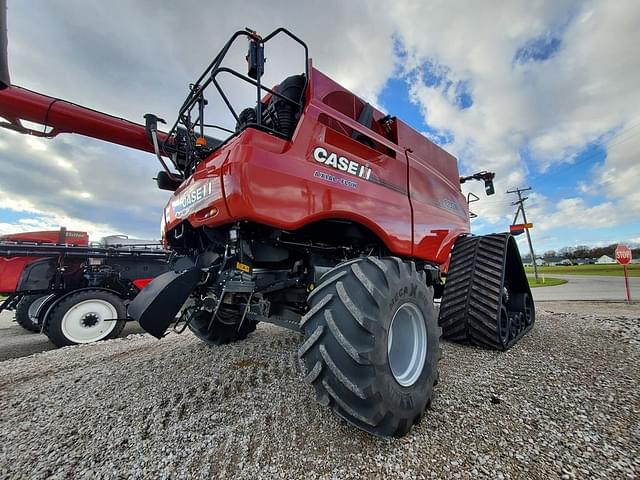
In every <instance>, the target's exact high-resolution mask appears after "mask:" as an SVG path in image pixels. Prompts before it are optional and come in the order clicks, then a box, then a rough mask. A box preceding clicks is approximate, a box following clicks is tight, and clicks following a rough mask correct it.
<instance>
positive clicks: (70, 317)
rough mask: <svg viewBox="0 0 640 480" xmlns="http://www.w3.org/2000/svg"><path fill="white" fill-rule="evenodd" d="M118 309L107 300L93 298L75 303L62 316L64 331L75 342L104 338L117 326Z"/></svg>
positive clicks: (89, 341)
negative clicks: (112, 319) (113, 319)
mask: <svg viewBox="0 0 640 480" xmlns="http://www.w3.org/2000/svg"><path fill="white" fill-rule="evenodd" d="M109 318H118V311H117V310H116V307H114V306H113V305H112V304H111V303H110V302H107V301H106V300H99V299H92V300H85V301H83V302H80V303H77V304H75V305H74V306H73V307H71V308H70V309H69V310H67V313H65V314H64V317H62V333H63V334H64V336H65V337H66V338H68V339H69V340H71V341H72V342H74V343H91V342H97V341H98V340H102V339H103V338H105V337H106V336H107V335H109V334H110V333H111V332H112V331H113V329H114V328H116V322H115V321H105V319H109Z"/></svg>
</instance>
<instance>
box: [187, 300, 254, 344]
mask: <svg viewBox="0 0 640 480" xmlns="http://www.w3.org/2000/svg"><path fill="white" fill-rule="evenodd" d="M195 315H196V316H195V317H194V318H193V319H192V320H191V321H190V322H189V330H191V332H192V333H193V334H194V335H195V336H196V337H198V338H199V339H200V340H202V341H203V342H205V343H207V344H208V345H225V344H227V343H231V342H237V341H238V340H245V339H246V338H247V336H248V335H249V334H250V333H251V332H253V331H254V330H255V329H256V326H257V324H258V322H256V321H255V320H249V319H247V318H245V320H244V322H243V323H242V325H241V326H240V328H239V329H238V323H239V322H240V319H241V318H242V315H241V314H240V312H238V311H237V310H235V309H233V308H231V307H226V306H224V305H223V306H222V307H220V310H219V311H218V314H217V315H216V319H215V320H214V321H213V324H212V326H211V328H210V329H209V323H210V322H211V315H210V314H209V315H206V314H205V312H204V311H200V312H198V313H196V314H195Z"/></svg>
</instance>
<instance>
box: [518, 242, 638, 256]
mask: <svg viewBox="0 0 640 480" xmlns="http://www.w3.org/2000/svg"><path fill="white" fill-rule="evenodd" d="M617 246H618V244H617V243H612V244H611V245H607V246H606V247H589V246H588V245H578V246H576V247H562V248H561V249H559V250H547V251H546V252H544V253H543V254H542V255H536V257H540V256H542V258H544V259H545V260H551V259H555V260H557V259H564V258H568V259H570V260H575V259H577V258H600V257H601V256H603V255H607V256H609V257H611V258H615V250H616V247H617ZM631 253H632V255H633V258H638V257H640V247H636V248H632V249H631ZM523 257H524V258H526V259H529V260H530V256H529V255H528V254H527V255H523Z"/></svg>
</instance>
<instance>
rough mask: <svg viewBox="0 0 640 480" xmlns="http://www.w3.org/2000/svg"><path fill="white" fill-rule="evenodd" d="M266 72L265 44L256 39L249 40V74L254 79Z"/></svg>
mask: <svg viewBox="0 0 640 480" xmlns="http://www.w3.org/2000/svg"><path fill="white" fill-rule="evenodd" d="M263 73H264V45H262V43H260V42H258V41H256V40H250V41H249V52H248V53H247V75H248V76H249V77H251V78H253V79H254V80H258V78H260V77H262V74H263Z"/></svg>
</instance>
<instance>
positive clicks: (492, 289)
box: [438, 233, 535, 350]
mask: <svg viewBox="0 0 640 480" xmlns="http://www.w3.org/2000/svg"><path fill="white" fill-rule="evenodd" d="M505 287H506V289H505ZM509 295H529V297H530V296H531V290H530V289H529V285H528V282H527V278H526V274H525V272H524V267H523V266H522V260H521V258H520V254H519V252H518V248H517V245H516V242H515V239H514V238H513V236H512V235H510V234H508V233H504V234H493V235H485V236H472V237H462V238H460V239H458V241H457V242H456V244H455V246H454V248H453V251H452V254H451V262H450V264H449V272H448V275H447V281H446V283H445V287H444V293H443V296H442V302H441V304H440V314H439V319H438V322H439V324H440V326H441V327H442V337H443V338H445V339H447V340H450V341H454V342H462V343H470V344H472V345H477V346H480V347H484V348H489V349H494V350H508V349H509V348H511V347H512V346H513V345H515V344H516V343H517V342H518V341H519V340H520V339H521V338H522V336H523V335H525V334H526V333H527V332H528V331H529V330H531V328H532V327H533V321H534V318H535V314H534V313H533V307H532V313H531V318H530V321H528V322H524V321H522V320H521V317H522V315H523V314H524V312H520V311H517V310H511V309H510V308H509V307H510V305H509V302H508V298H509ZM505 312H506V313H507V315H505Z"/></svg>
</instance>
